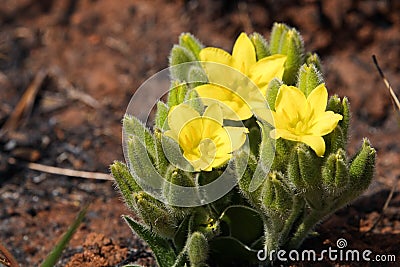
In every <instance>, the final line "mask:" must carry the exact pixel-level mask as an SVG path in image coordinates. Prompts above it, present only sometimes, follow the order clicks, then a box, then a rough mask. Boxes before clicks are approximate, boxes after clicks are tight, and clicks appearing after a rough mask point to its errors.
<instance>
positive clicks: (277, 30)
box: [270, 23, 304, 85]
mask: <svg viewBox="0 0 400 267" xmlns="http://www.w3.org/2000/svg"><path fill="white" fill-rule="evenodd" d="M270 51H271V54H272V55H274V54H283V55H286V56H287V59H286V62H285V72H284V74H283V78H282V80H283V81H284V82H285V84H288V85H293V84H295V82H296V74H297V72H298V69H299V68H300V66H301V65H302V64H303V62H304V44H303V39H302V38H301V35H300V34H299V32H298V31H297V30H296V29H294V28H290V27H288V26H286V25H285V24H282V23H275V24H274V26H273V28H272V33H271V38H270Z"/></svg>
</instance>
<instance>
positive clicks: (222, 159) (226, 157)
mask: <svg viewBox="0 0 400 267" xmlns="http://www.w3.org/2000/svg"><path fill="white" fill-rule="evenodd" d="M231 157H232V155H231V154H225V155H224V156H223V157H220V158H218V157H217V158H215V159H214V161H213V162H212V163H211V166H212V167H213V168H218V167H220V166H222V165H224V164H225V163H226V162H227V161H228V160H230V158H231ZM205 171H208V170H205ZM210 171H211V169H210Z"/></svg>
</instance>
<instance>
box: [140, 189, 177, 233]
mask: <svg viewBox="0 0 400 267" xmlns="http://www.w3.org/2000/svg"><path fill="white" fill-rule="evenodd" d="M134 199H135V203H136V207H137V210H138V212H139V214H140V217H141V218H142V219H143V221H144V222H145V223H146V224H147V225H148V226H149V227H150V229H151V230H153V231H154V232H156V233H157V234H158V235H159V236H161V237H165V238H173V236H174V234H175V231H176V229H177V221H176V220H175V218H174V217H173V216H172V215H171V214H170V213H169V212H168V209H167V207H166V206H165V205H164V204H163V203H161V202H160V201H158V200H156V199H154V198H152V197H151V196H150V195H148V194H147V193H145V192H139V193H134Z"/></svg>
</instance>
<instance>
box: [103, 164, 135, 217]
mask: <svg viewBox="0 0 400 267" xmlns="http://www.w3.org/2000/svg"><path fill="white" fill-rule="evenodd" d="M110 169H111V173H112V176H113V177H114V179H115V181H116V182H117V185H118V188H119V190H121V193H122V195H123V196H124V199H125V201H126V204H127V205H128V207H129V208H131V209H132V210H135V208H134V200H133V197H132V193H136V192H139V191H141V190H142V188H140V186H139V185H138V184H137V183H136V181H135V179H134V178H133V176H132V175H131V173H130V172H129V169H128V167H127V166H126V165H125V164H124V163H122V162H119V161H115V162H114V163H113V164H112V165H111V167H110Z"/></svg>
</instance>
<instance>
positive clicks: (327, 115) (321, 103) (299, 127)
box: [271, 84, 343, 157]
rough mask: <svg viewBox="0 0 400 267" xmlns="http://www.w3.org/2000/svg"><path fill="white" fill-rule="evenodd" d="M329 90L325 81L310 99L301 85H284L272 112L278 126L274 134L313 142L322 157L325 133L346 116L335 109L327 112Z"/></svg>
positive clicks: (273, 135) (288, 138)
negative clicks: (298, 86) (300, 88)
mask: <svg viewBox="0 0 400 267" xmlns="http://www.w3.org/2000/svg"><path fill="white" fill-rule="evenodd" d="M327 100H328V91H327V90H326V87H325V85H324V84H320V85H319V86H317V87H316V88H315V89H314V90H313V91H312V92H311V93H310V94H309V96H308V97H307V98H306V96H305V95H304V94H303V92H301V91H300V90H299V89H298V88H296V87H293V86H287V85H282V86H281V87H280V88H279V92H278V95H277V97H276V102H275V111H272V116H273V118H274V123H275V129H274V130H272V131H271V137H272V138H275V139H278V138H284V139H287V140H292V141H299V142H303V143H305V144H307V145H309V146H310V147H311V148H312V149H313V150H314V151H315V153H316V154H317V155H318V156H319V157H322V156H323V155H324V153H325V142H324V139H323V138H322V136H324V135H326V134H328V133H330V132H332V131H333V130H334V129H335V127H336V125H337V124H338V122H339V121H340V120H341V119H342V118H343V116H342V115H340V114H335V113H334V112H333V111H325V109H326V104H327Z"/></svg>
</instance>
